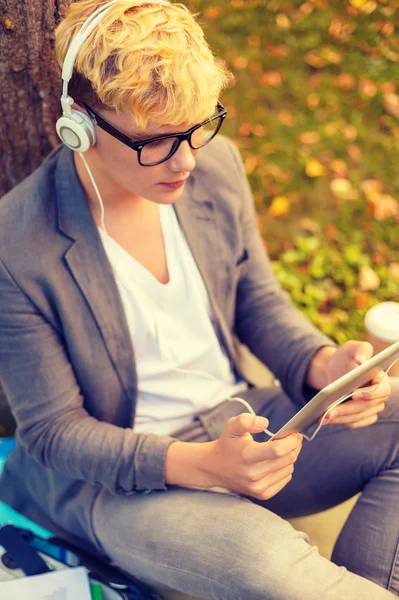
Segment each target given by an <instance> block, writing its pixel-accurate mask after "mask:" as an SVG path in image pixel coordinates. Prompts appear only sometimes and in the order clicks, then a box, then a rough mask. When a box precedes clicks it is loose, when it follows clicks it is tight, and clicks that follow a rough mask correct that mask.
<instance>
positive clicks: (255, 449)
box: [244, 433, 302, 464]
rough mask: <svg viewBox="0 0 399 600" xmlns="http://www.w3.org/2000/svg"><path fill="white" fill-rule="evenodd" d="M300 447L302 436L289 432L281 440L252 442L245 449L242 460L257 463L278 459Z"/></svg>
mask: <svg viewBox="0 0 399 600" xmlns="http://www.w3.org/2000/svg"><path fill="white" fill-rule="evenodd" d="M301 447H302V436H301V435H300V434H299V433H298V434H297V433H291V434H290V435H287V436H286V437H285V438H282V439H281V440H273V441H272V442H254V443H253V444H251V445H250V446H247V448H246V449H245V456H244V460H245V461H246V462H247V463H248V464H254V463H259V462H262V461H265V460H271V459H278V458H282V457H284V456H287V455H289V454H290V452H295V451H297V450H299V449H300V448H301Z"/></svg>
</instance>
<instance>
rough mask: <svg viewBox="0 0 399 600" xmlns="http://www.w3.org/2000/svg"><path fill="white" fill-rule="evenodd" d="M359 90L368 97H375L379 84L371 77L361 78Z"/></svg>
mask: <svg viewBox="0 0 399 600" xmlns="http://www.w3.org/2000/svg"><path fill="white" fill-rule="evenodd" d="M359 92H360V93H361V94H362V95H363V96H366V97H367V98H373V96H375V95H376V93H377V92H378V86H377V84H376V83H375V81H372V80H371V79H361V80H360V81H359Z"/></svg>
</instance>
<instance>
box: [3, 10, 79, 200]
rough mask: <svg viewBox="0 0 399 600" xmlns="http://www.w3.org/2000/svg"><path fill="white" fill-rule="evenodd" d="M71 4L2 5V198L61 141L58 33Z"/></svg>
mask: <svg viewBox="0 0 399 600" xmlns="http://www.w3.org/2000/svg"><path fill="white" fill-rule="evenodd" d="M70 3H71V0H22V1H21V0H0V56H1V60H0V197H1V196H2V195H3V194H4V193H5V192H6V191H8V190H9V189H11V188H12V187H13V186H15V185H16V184H17V183H18V182H19V181H21V180H22V179H24V178H25V177H26V176H27V175H29V174H30V173H31V172H32V171H33V170H34V169H36V168H37V167H38V166H39V165H40V163H41V162H42V161H43V158H44V157H45V156H46V155H47V154H48V153H49V152H50V150H51V149H52V148H53V147H54V146H56V145H57V144H58V143H59V141H58V137H57V134H56V132H55V122H56V120H57V118H58V116H59V114H60V96H61V77H60V69H59V67H58V65H57V62H56V59H55V53H54V29H55V27H56V25H57V24H58V21H59V20H60V19H61V18H62V17H63V16H64V15H65V13H66V11H67V9H68V6H69V4H70Z"/></svg>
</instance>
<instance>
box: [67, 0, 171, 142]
mask: <svg viewBox="0 0 399 600" xmlns="http://www.w3.org/2000/svg"><path fill="white" fill-rule="evenodd" d="M119 1H120V0H111V2H107V4H104V5H103V6H100V8H98V9H97V10H96V11H94V13H93V14H92V15H91V16H90V17H89V18H88V19H87V20H86V21H85V22H84V23H83V25H82V27H81V28H80V29H79V31H78V33H77V34H76V35H75V37H74V38H73V40H72V42H71V45H70V46H69V48H68V52H67V53H66V56H65V60H64V64H63V66H62V81H63V87H62V96H61V106H62V117H60V118H59V119H58V121H57V123H56V130H57V133H58V135H59V137H60V138H61V140H62V141H63V142H64V144H65V146H68V148H70V149H71V150H75V151H77V152H86V150H88V149H89V148H90V146H93V144H95V142H96V131H95V127H94V123H93V121H92V120H91V119H90V117H89V116H88V115H86V114H85V113H83V112H81V111H79V110H73V109H72V104H73V103H74V102H75V101H74V99H73V98H72V97H71V96H69V94H68V84H69V82H70V80H71V77H72V73H73V67H74V65H75V60H76V56H77V54H78V52H79V50H80V48H81V47H82V45H83V44H84V42H85V41H86V40H87V38H88V37H89V35H90V34H91V32H92V31H93V29H94V28H95V27H96V26H97V25H98V23H100V21H101V20H102V19H103V18H104V16H105V14H106V13H107V12H108V10H109V9H110V8H111V6H113V5H114V4H116V3H117V2H119ZM141 4H165V5H169V4H170V2H167V1H166V0H142V2H141Z"/></svg>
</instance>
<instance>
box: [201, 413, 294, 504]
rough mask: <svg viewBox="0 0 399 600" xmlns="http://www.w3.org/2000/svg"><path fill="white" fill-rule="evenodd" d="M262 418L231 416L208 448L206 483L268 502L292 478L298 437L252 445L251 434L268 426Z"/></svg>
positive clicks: (249, 415) (292, 436)
mask: <svg viewBox="0 0 399 600" xmlns="http://www.w3.org/2000/svg"><path fill="white" fill-rule="evenodd" d="M268 425H269V421H268V420H267V419H266V418H265V417H256V416H254V415H251V414H248V413H243V414H241V415H238V416H237V417H232V418H231V419H229V421H228V422H227V424H226V427H225V430H224V432H223V433H222V435H221V436H220V438H219V439H218V440H216V442H214V446H213V447H212V448H211V450H210V453H209V456H208V458H209V460H208V461H207V464H206V467H205V469H206V471H207V472H208V475H209V478H210V482H214V485H216V486H222V487H225V488H228V489H229V490H232V491H235V492H238V493H239V494H242V495H245V496H253V497H254V498H258V499H259V500H268V499H269V498H272V497H273V496H275V495H276V494H277V493H278V492H280V491H281V490H282V489H283V488H284V487H285V486H286V485H287V483H289V482H290V481H291V479H292V474H293V472H294V464H295V462H296V460H297V458H298V455H299V453H300V451H301V449H302V436H301V435H300V434H290V435H288V436H287V437H285V438H283V439H280V440H274V441H272V442H262V443H259V442H255V441H254V439H253V437H252V435H251V433H259V432H261V431H263V430H264V429H266V427H268Z"/></svg>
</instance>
